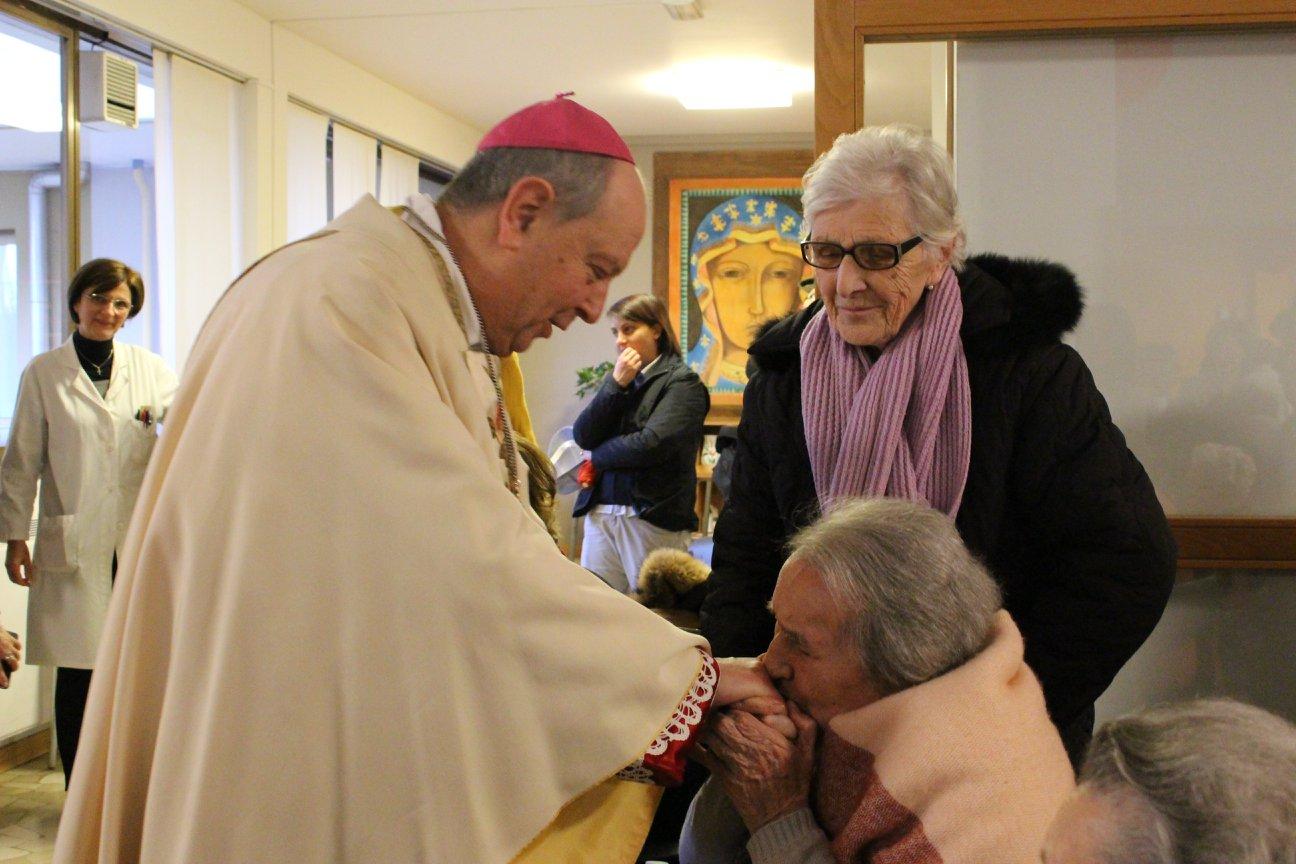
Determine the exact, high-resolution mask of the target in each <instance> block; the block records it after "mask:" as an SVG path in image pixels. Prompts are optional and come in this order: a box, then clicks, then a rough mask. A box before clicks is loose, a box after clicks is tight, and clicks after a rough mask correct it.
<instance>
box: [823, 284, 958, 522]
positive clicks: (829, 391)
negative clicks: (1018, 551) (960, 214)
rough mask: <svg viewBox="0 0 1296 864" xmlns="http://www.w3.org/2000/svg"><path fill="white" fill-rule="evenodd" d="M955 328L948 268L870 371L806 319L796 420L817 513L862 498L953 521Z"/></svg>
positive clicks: (860, 352)
mask: <svg viewBox="0 0 1296 864" xmlns="http://www.w3.org/2000/svg"><path fill="white" fill-rule="evenodd" d="M962 323H963V299H962V297H961V295H960V293H959V283H958V278H957V277H956V276H955V275H954V270H953V268H949V269H947V270H946V271H945V276H944V277H943V278H942V279H941V281H940V284H938V285H937V286H936V287H935V288H934V289H932V290H931V291H929V292H928V293H927V298H926V300H925V301H924V302H923V303H922V305H921V307H920V308H918V309H917V310H915V311H914V312H912V313H911V320H910V321H908V322H907V324H906V326H904V327H903V329H902V330H901V331H900V334H899V335H898V336H896V337H895V339H893V340H892V341H891V342H890V343H889V344H888V345H887V346H886V348H884V349H883V351H882V354H881V356H879V357H878V359H877V362H875V363H870V361H869V358H868V355H867V354H865V352H864V349H863V348H860V347H856V346H854V345H850V344H847V343H846V341H845V340H843V339H842V338H841V336H840V335H838V333H837V331H836V330H834V329H833V328H832V326H831V325H830V324H829V323H828V316H827V314H826V313H825V312H824V311H820V312H819V314H818V315H816V316H815V317H814V318H813V319H812V320H811V322H810V324H809V326H807V327H806V329H805V332H804V333H802V334H801V411H802V414H803V416H804V422H805V435H806V445H807V446H808V449H809V451H810V468H811V470H812V472H813V474H814V483H815V491H816V492H817V493H818V496H819V503H820V506H821V507H823V508H827V506H828V505H829V504H831V503H832V502H833V501H836V500H837V499H840V498H845V497H852V496H867V497H888V498H906V499H909V500H911V501H922V502H924V503H926V504H928V505H929V506H931V507H934V508H935V509H937V510H941V511H943V512H945V513H947V514H949V516H950V517H951V518H952V517H953V516H954V515H955V514H956V513H957V512H958V508H959V502H960V501H962V499H963V486H964V484H965V483H966V482H967V473H968V460H969V458H970V456H971V452H972V405H971V392H970V390H969V388H968V371H967V358H966V357H965V356H964V354H963V343H962V342H961V341H960V339H959V327H960V325H961V324H962ZM870 367H872V368H870Z"/></svg>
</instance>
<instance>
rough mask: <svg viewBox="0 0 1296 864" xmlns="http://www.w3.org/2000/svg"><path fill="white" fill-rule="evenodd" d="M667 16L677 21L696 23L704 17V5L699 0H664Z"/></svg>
mask: <svg viewBox="0 0 1296 864" xmlns="http://www.w3.org/2000/svg"><path fill="white" fill-rule="evenodd" d="M662 5H663V6H665V7H666V14H668V15H670V17H672V18H674V19H675V20H676V21H696V20H697V19H699V18H701V17H702V4H701V3H699V2H698V0H662Z"/></svg>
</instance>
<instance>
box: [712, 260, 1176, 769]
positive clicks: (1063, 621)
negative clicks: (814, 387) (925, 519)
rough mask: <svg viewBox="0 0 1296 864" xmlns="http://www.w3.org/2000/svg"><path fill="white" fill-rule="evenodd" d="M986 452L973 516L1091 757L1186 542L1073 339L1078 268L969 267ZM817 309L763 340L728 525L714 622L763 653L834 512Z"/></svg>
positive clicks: (721, 636) (1067, 722)
mask: <svg viewBox="0 0 1296 864" xmlns="http://www.w3.org/2000/svg"><path fill="white" fill-rule="evenodd" d="M959 282H960V284H961V286H962V293H963V307H964V315H963V326H962V331H961V335H962V339H963V347H964V351H965V353H966V355H967V362H968V378H969V383H970V385H971V391H972V459H971V465H970V467H969V470H968V479H967V486H966V488H965V490H964V494H963V502H962V506H961V507H960V508H959V512H958V517H957V520H956V522H957V525H958V529H959V532H960V534H961V535H962V536H963V540H964V542H966V543H967V545H968V547H969V548H970V549H971V550H972V551H973V552H975V553H977V554H978V555H979V556H980V557H981V558H982V560H984V561H985V562H986V564H987V565H988V566H989V568H990V570H991V572H992V573H993V574H994V575H995V577H996V578H997V579H998V580H999V583H1000V584H1001V585H1002V586H1003V589H1004V604H1005V606H1006V608H1007V609H1008V611H1009V612H1010V613H1011V614H1012V616H1013V618H1014V619H1015V620H1016V621H1017V624H1018V625H1019V626H1020V628H1021V631H1022V634H1023V635H1024V637H1025V640H1026V659H1027V661H1028V662H1029V663H1030V665H1031V667H1032V668H1033V669H1034V670H1035V672H1036V674H1038V675H1039V677H1040V680H1041V682H1042V684H1043V686H1044V693H1045V696H1046V698H1047V700H1048V706H1049V711H1050V712H1051V714H1052V716H1053V719H1054V721H1055V722H1056V723H1057V725H1058V727H1059V728H1060V729H1061V730H1062V732H1063V738H1064V739H1065V740H1066V743H1067V748H1068V750H1069V751H1070V752H1071V753H1072V756H1073V760H1074V759H1076V758H1078V756H1079V753H1080V751H1081V750H1082V749H1083V746H1084V743H1085V742H1086V741H1087V739H1088V737H1089V733H1090V731H1091V728H1092V723H1093V703H1094V700H1095V699H1097V698H1098V696H1099V695H1100V694H1101V693H1102V692H1103V690H1105V689H1106V688H1107V685H1108V684H1109V683H1111V680H1112V678H1113V677H1114V676H1115V675H1116V672H1117V671H1118V670H1119V669H1120V668H1121V666H1122V665H1123V664H1124V663H1125V661H1126V660H1128V659H1129V657H1130V655H1132V654H1133V653H1134V651H1135V650H1136V649H1137V648H1138V647H1139V646H1140V645H1141V644H1142V643H1143V640H1144V639H1146V638H1147V636H1148V634H1149V633H1150V632H1151V631H1152V628H1153V627H1154V626H1155V625H1156V623H1157V621H1158V619H1159V618H1160V617H1161V612H1162V610H1163V609H1164V608H1165V604H1166V601H1167V599H1168V598H1169V594H1170V588H1171V586H1172V585H1173V582H1174V571H1175V545H1174V540H1173V538H1172V537H1171V535H1170V529H1169V526H1168V524H1167V523H1166V518H1165V514H1164V513H1163V512H1162V510H1161V506H1160V504H1159V503H1158V502H1157V499H1156V494H1155V492H1154V491H1153V489H1152V483H1151V481H1150V480H1149V479H1148V476H1147V474H1146V472H1144V470H1143V467H1142V466H1141V465H1140V464H1139V462H1138V460H1137V459H1136V458H1135V457H1134V454H1132V453H1131V452H1130V451H1129V450H1128V448H1126V446H1125V439H1124V437H1123V436H1122V435H1121V432H1120V430H1119V429H1117V428H1116V426H1115V425H1114V424H1113V423H1112V420H1111V415H1110V413H1109V412H1108V410H1107V404H1106V402H1105V401H1104V400H1103V398H1102V395H1101V394H1100V393H1099V392H1098V389H1097V388H1096V387H1095V385H1094V381H1093V378H1092V376H1091V375H1090V374H1089V370H1088V368H1086V366H1085V364H1084V361H1083V360H1081V359H1080V356H1079V355H1078V354H1077V353H1076V352H1075V351H1074V350H1073V349H1072V348H1071V347H1070V346H1068V345H1064V344H1062V342H1061V341H1059V340H1060V338H1061V336H1062V335H1063V334H1064V333H1066V332H1067V331H1069V330H1071V329H1072V328H1073V327H1075V325H1076V323H1077V322H1078V321H1079V319H1080V313H1081V310H1082V308H1083V303H1082V300H1081V294H1080V288H1079V286H1078V285H1077V284H1076V282H1075V278H1074V277H1073V276H1072V275H1071V273H1070V272H1068V271H1067V270H1066V269H1065V268H1063V267H1060V266H1058V265H1055V264H1049V263H1046V262H1039V261H1022V260H1009V259H1007V258H1003V257H1000V256H994V255H982V256H977V257H975V258H972V259H971V260H970V261H969V262H968V263H967V265H966V266H965V269H964V270H963V272H961V273H960V274H959ZM819 308H820V307H819V304H818V303H816V304H815V305H814V306H812V307H811V308H809V309H806V310H804V311H802V312H800V313H798V314H796V315H794V316H792V317H790V318H786V319H783V320H782V321H780V322H778V323H777V324H775V325H774V326H772V327H770V328H769V329H768V330H767V331H766V332H765V333H764V334H763V335H762V336H761V337H760V338H759V339H758V340H757V341H756V342H755V343H754V344H753V345H752V346H751V348H750V350H749V353H750V354H751V356H752V357H753V358H754V359H755V361H756V370H755V374H754V375H753V377H752V378H751V380H750V382H749V383H748V385H747V388H746V393H745V395H744V397H743V415H742V423H741V425H740V427H739V430H738V455H737V460H736V464H735V467H734V477H733V492H732V495H731V496H730V499H729V500H728V501H727V502H726V505H725V508H724V511H723V512H722V513H721V515H720V520H719V524H718V525H717V527H716V532H715V552H714V557H713V559H712V569H713V573H712V576H711V580H710V585H711V590H710V594H709V595H708V597H707V599H706V602H705V603H704V605H703V607H702V633H703V635H705V636H706V637H707V638H708V639H710V640H711V647H712V650H713V651H714V652H715V653H716V655H717V656H726V655H748V656H750V655H754V654H758V653H760V652H761V651H763V650H764V649H765V647H766V646H767V645H768V644H769V640H770V638H771V634H772V632H773V618H772V617H771V616H770V614H769V612H768V611H767V610H766V605H765V604H766V603H767V602H768V601H769V599H770V595H771V594H772V593H773V589H774V582H775V580H776V578H777V576H778V571H779V568H780V567H781V566H782V564H783V561H784V560H785V559H786V553H785V551H784V545H785V543H786V542H787V540H788V538H789V537H790V536H791V535H792V534H793V533H794V532H795V531H796V530H797V529H798V528H800V527H802V526H804V525H806V524H807V523H809V522H811V521H813V519H814V518H815V517H816V516H817V514H818V503H817V500H816V497H815V490H814V481H813V479H812V476H811V471H810V457H809V455H808V453H807V450H806V441H805V430H804V428H803V424H802V415H801V361H800V354H799V340H800V337H801V333H802V331H803V330H804V329H805V327H806V325H807V324H808V323H809V321H810V318H811V317H812V316H813V315H814V314H815V313H816V312H818V311H819Z"/></svg>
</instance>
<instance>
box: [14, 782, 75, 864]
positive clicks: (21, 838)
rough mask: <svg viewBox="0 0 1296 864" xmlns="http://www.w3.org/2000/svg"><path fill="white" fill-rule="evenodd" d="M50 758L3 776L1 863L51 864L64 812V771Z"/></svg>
mask: <svg viewBox="0 0 1296 864" xmlns="http://www.w3.org/2000/svg"><path fill="white" fill-rule="evenodd" d="M46 764H47V761H46V757H44V756H41V757H40V758H39V759H36V760H33V761H31V762H28V763H27V764H26V765H22V766H19V767H17V768H12V769H10V770H8V771H5V772H4V773H2V774H0V862H3V864H49V861H50V859H51V858H52V857H53V855H54V832H55V831H57V830H58V820H59V813H60V812H62V810H63V797H64V794H65V793H64V792H63V770H62V769H61V768H55V769H54V770H53V771H51V770H50V769H49V768H47V767H45V766H46Z"/></svg>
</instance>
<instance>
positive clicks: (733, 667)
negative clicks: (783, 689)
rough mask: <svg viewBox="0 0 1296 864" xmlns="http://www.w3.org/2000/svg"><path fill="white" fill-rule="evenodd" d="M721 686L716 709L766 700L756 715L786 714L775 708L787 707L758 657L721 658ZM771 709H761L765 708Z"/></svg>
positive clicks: (716, 694)
mask: <svg viewBox="0 0 1296 864" xmlns="http://www.w3.org/2000/svg"><path fill="white" fill-rule="evenodd" d="M716 666H718V667H719V671H720V683H719V684H717V685H716V692H715V699H714V700H713V701H712V705H713V706H714V707H715V708H725V707H727V706H730V705H733V704H734V703H736V702H742V701H743V700H745V699H752V698H760V699H763V700H765V701H764V702H762V703H760V705H758V706H757V708H756V710H755V711H753V712H752V713H769V714H786V713H787V711H786V710H778V708H777V707H775V706H781V705H782V704H783V697H782V695H780V694H779V692H778V690H776V689H775V688H774V682H773V681H771V680H770V677H769V673H767V672H766V671H765V667H764V666H762V665H761V663H760V660H758V659H756V658H755V657H717V658H716ZM762 705H763V706H770V707H761V706H762Z"/></svg>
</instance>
